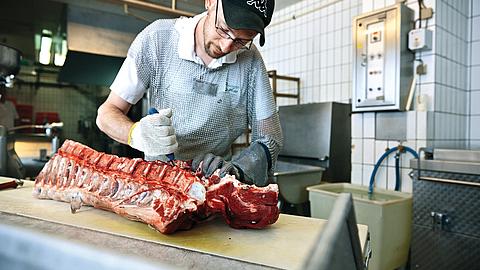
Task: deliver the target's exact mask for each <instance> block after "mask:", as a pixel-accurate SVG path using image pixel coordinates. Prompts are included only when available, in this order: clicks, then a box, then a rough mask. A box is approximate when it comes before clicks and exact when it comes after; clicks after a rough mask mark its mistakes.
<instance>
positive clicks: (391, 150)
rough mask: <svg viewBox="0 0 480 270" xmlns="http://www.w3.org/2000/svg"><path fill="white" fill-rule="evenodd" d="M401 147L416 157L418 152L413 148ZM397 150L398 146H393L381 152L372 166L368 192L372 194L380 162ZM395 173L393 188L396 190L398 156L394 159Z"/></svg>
mask: <svg viewBox="0 0 480 270" xmlns="http://www.w3.org/2000/svg"><path fill="white" fill-rule="evenodd" d="M402 149H403V150H405V151H407V152H410V153H411V154H412V155H413V156H414V157H415V158H417V159H418V154H417V152H415V150H413V149H412V148H410V147H408V146H402ZM397 150H398V147H393V148H391V149H389V150H388V151H386V152H385V153H383V155H382V156H381V157H380V158H379V159H378V161H377V163H376V164H375V167H374V168H373V172H372V175H371V176H370V185H369V186H368V194H369V195H372V194H373V185H374V183H375V175H376V174H377V171H378V168H379V167H380V164H382V162H383V160H384V159H385V158H386V157H388V155H390V154H391V153H393V152H395V151H397ZM395 170H396V171H395V174H396V183H395V190H398V189H399V188H400V156H399V157H398V159H397V160H396V161H395Z"/></svg>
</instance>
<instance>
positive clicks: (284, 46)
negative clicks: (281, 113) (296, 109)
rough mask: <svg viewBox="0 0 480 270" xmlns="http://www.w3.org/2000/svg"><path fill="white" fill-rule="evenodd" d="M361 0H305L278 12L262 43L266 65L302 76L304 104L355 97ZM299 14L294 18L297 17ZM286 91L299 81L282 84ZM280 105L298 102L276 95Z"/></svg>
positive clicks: (292, 91)
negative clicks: (355, 25) (354, 43)
mask: <svg viewBox="0 0 480 270" xmlns="http://www.w3.org/2000/svg"><path fill="white" fill-rule="evenodd" d="M360 3H361V0H322V1H320V0H304V1H301V2H299V3H297V4H295V5H292V6H289V7H287V8H285V9H282V10H279V11H276V12H275V13H274V17H273V19H272V22H271V24H270V26H269V27H268V28H267V32H266V43H265V46H264V47H262V48H260V51H261V52H262V55H263V57H264V60H265V64H266V66H267V69H269V70H273V69H275V70H277V73H278V74H280V75H288V76H293V77H299V78H300V79H301V94H300V96H301V103H311V102H324V101H339V102H349V99H350V98H351V61H352V60H351V52H352V50H351V36H352V30H351V21H352V17H353V16H356V15H357V14H358V12H359V9H360ZM294 18H295V19H294ZM278 89H279V91H280V92H284V93H295V86H294V85H286V83H284V84H279V85H278ZM277 102H278V105H280V106H282V105H289V104H293V103H294V102H295V101H293V100H288V99H279V100H277Z"/></svg>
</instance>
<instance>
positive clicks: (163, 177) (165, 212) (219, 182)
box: [33, 140, 279, 233]
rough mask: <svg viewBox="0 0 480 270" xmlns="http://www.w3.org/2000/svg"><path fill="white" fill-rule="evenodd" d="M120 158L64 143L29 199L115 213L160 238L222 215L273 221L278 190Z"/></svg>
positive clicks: (245, 224)
mask: <svg viewBox="0 0 480 270" xmlns="http://www.w3.org/2000/svg"><path fill="white" fill-rule="evenodd" d="M175 164H176V165H175V166H171V165H170V164H167V163H165V162H161V161H144V160H142V159H138V158H137V159H129V158H121V157H117V156H114V155H109V154H105V153H101V152H97V151H95V150H93V149H91V148H89V147H87V146H85V145H82V144H80V143H77V142H74V141H70V140H67V141H65V143H64V144H63V145H62V147H61V148H60V149H59V150H58V153H57V154H55V155H54V156H53V157H52V158H51V159H50V161H49V162H48V163H47V164H45V167H44V168H43V169H42V171H41V172H40V174H39V175H38V176H37V178H36V181H35V188H34V191H33V195H34V196H36V197H38V198H40V199H53V200H58V201H65V202H70V204H71V208H72V212H75V211H76V210H77V209H78V208H80V206H81V205H82V204H84V205H91V206H94V207H96V208H101V209H105V210H109V211H113V212H115V213H117V214H119V215H122V216H125V217H127V218H129V219H132V220H138V221H141V222H144V223H147V224H149V225H150V226H152V227H154V228H155V229H157V230H158V231H160V232H162V233H172V232H174V231H176V230H179V229H190V228H191V227H192V225H193V224H194V223H195V222H197V221H200V220H203V219H206V218H208V217H210V216H212V215H214V214H217V213H218V214H221V215H222V216H223V217H224V218H225V221H226V222H227V223H228V224H229V225H230V226H231V227H233V228H263V227H265V226H268V225H270V224H273V223H275V222H276V221H277V219H278V215H279V211H278V207H277V202H278V187H277V185H275V184H271V185H269V186H267V187H263V188H262V187H256V186H253V185H246V184H243V183H240V182H239V181H238V180H236V179H235V177H233V176H230V175H227V176H225V177H223V178H220V177H218V176H217V175H213V176H212V177H210V178H209V179H206V178H204V177H202V178H201V175H199V174H198V173H195V172H192V171H191V169H190V166H189V164H188V163H187V162H184V161H175Z"/></svg>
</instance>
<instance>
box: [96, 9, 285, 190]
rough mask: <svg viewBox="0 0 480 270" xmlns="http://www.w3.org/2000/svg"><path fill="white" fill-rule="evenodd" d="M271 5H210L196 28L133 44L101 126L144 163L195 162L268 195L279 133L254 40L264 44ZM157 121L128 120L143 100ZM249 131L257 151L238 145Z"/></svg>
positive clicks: (148, 32) (170, 27) (187, 25)
mask: <svg viewBox="0 0 480 270" xmlns="http://www.w3.org/2000/svg"><path fill="white" fill-rule="evenodd" d="M274 2H275V1H274V0H205V8H206V11H205V12H203V13H201V14H199V15H197V16H195V17H192V18H183V17H182V18H178V19H160V20H157V21H155V22H153V23H151V24H150V25H148V26H147V27H146V28H145V29H144V30H143V31H142V32H140V33H139V34H138V35H137V36H136V38H135V40H134V41H133V43H132V44H131V46H130V48H129V50H128V54H127V57H126V59H125V61H124V62H123V65H122V67H121V68H120V70H119V72H118V74H117V76H116V78H115V80H114V81H113V83H112V85H111V86H110V89H111V92H110V94H109V96H108V98H107V100H106V101H105V102H104V103H103V104H102V105H101V106H100V107H99V108H98V116H97V120H96V122H97V125H98V127H99V128H100V129H101V130H102V131H103V132H105V133H106V134H107V135H108V136H110V137H111V138H113V139H114V140H116V141H118V142H120V143H124V144H128V145H130V146H131V147H133V148H135V149H137V150H140V151H142V152H143V153H144V154H145V159H147V160H151V159H162V160H164V161H167V157H166V156H165V155H167V154H172V153H173V154H174V155H175V158H176V159H180V160H193V161H192V167H193V169H194V170H197V169H198V168H199V167H200V169H201V171H202V173H203V175H205V176H206V177H209V176H210V175H212V174H213V173H214V172H215V171H217V170H219V171H218V172H219V173H220V176H222V177H223V176H224V175H226V174H231V175H234V176H235V177H236V178H237V179H238V180H240V181H242V182H244V183H247V184H255V185H257V186H266V185H268V183H269V181H268V179H269V176H270V175H271V174H272V173H273V169H274V167H275V162H276V159H277V156H278V153H279V151H280V149H281V147H282V139H283V138H282V133H281V128H280V122H279V118H278V111H277V108H276V105H275V101H274V97H273V93H272V90H271V86H270V81H269V79H268V76H267V71H266V68H265V64H264V62H263V59H262V57H261V55H260V53H259V51H258V50H257V48H256V46H255V44H253V39H254V38H255V37H256V36H257V35H259V44H260V46H263V45H264V43H265V32H264V29H265V27H266V26H267V25H268V24H269V23H270V21H271V18H272V14H273V9H274V5H275V3H274ZM146 93H148V96H149V97H150V106H151V107H152V108H155V109H156V110H157V113H154V114H150V115H147V116H145V117H143V118H142V119H141V120H140V121H138V122H136V123H134V122H133V121H131V120H130V119H129V118H128V117H127V116H126V114H127V113H128V111H129V110H130V108H131V106H132V105H133V104H136V103H137V102H138V101H140V100H141V99H142V97H143V96H144V94H146ZM248 128H250V129H251V132H252V136H251V143H250V146H249V147H247V148H245V149H243V150H242V151H241V152H240V153H237V154H235V155H233V156H232V151H231V145H232V143H233V142H234V141H235V140H236V139H237V138H238V137H239V136H241V135H242V134H243V133H244V132H245V130H247V129H248Z"/></svg>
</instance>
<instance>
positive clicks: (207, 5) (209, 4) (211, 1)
mask: <svg viewBox="0 0 480 270" xmlns="http://www.w3.org/2000/svg"><path fill="white" fill-rule="evenodd" d="M216 3H217V1H216V0H205V9H206V10H209V9H210V8H211V7H212V6H214V5H215V4H216Z"/></svg>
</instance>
